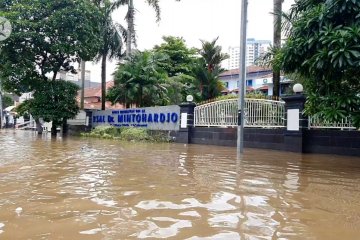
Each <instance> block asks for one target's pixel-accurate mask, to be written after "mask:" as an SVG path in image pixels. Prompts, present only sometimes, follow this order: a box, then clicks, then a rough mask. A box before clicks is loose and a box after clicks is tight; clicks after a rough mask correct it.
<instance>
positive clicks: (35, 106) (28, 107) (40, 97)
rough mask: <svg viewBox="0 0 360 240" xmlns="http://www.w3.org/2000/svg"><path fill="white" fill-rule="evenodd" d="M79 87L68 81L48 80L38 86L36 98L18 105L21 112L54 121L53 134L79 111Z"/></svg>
mask: <svg viewBox="0 0 360 240" xmlns="http://www.w3.org/2000/svg"><path fill="white" fill-rule="evenodd" d="M78 90H79V87H78V86H77V85H76V84H74V83H71V82H66V81H47V82H44V83H43V84H42V85H41V86H39V87H38V88H37V90H36V91H35V93H34V98H33V99H30V100H26V101H25V102H24V103H23V104H21V105H20V106H19V107H18V111H19V112H20V114H23V113H30V114H31V115H32V116H33V117H34V118H35V119H40V118H42V119H44V121H46V122H52V129H51V133H52V135H56V128H57V127H58V126H60V125H61V124H63V123H66V120H67V119H71V118H74V117H75V116H76V114H77V113H78V111H79V107H78V105H77V102H76V96H77V91H78Z"/></svg>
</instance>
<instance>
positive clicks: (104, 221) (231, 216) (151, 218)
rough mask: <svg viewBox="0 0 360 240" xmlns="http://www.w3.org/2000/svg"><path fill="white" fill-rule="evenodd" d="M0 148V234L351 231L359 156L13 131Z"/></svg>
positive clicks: (359, 198) (285, 235)
mask: <svg viewBox="0 0 360 240" xmlns="http://www.w3.org/2000/svg"><path fill="white" fill-rule="evenodd" d="M0 152H1V157H0V209H1V211H0V238H2V237H3V238H4V239H58V238H64V239H89V238H90V239H136V238H140V239H142V238H150V239H154V238H173V239H357V237H358V236H359V234H360V230H358V229H360V228H359V227H360V223H359V220H360V185H359V183H360V179H359V177H360V171H359V169H360V162H359V160H360V159H359V158H349V157H336V156H324V155H322V156H321V155H303V156H302V155H297V154H289V153H282V152H276V151H262V150H247V151H246V152H245V155H244V156H243V157H242V159H240V160H238V159H237V157H236V151H235V149H234V148H224V147H214V146H201V145H187V146H186V145H183V144H135V143H123V142H114V141H105V140H94V139H76V138H68V139H57V140H56V141H53V140H50V139H49V138H47V137H45V136H43V137H40V138H39V137H38V136H36V135H34V134H32V133H30V132H12V131H9V132H1V133H0ZM19 208H21V211H20V212H17V211H16V210H17V209H19ZM20 229H21V231H19V230H20ZM339 236H340V237H339Z"/></svg>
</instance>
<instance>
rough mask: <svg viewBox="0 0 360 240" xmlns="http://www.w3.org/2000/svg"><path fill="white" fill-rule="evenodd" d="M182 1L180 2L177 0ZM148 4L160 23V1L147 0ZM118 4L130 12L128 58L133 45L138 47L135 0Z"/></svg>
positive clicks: (128, 14) (126, 0) (122, 0)
mask: <svg viewBox="0 0 360 240" xmlns="http://www.w3.org/2000/svg"><path fill="white" fill-rule="evenodd" d="M175 1H180V0H175ZM145 2H147V4H148V5H149V6H150V7H152V8H153V9H154V11H155V14H156V22H159V21H160V19H161V17H160V13H161V9H160V5H159V0H145ZM117 4H121V5H127V6H128V11H127V14H126V21H127V25H128V28H127V36H129V37H128V38H127V41H126V57H130V55H131V53H132V44H134V45H135V46H136V35H135V6H134V0H118V1H117Z"/></svg>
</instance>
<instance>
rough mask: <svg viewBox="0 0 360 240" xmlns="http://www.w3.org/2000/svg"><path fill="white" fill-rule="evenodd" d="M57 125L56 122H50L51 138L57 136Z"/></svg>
mask: <svg viewBox="0 0 360 240" xmlns="http://www.w3.org/2000/svg"><path fill="white" fill-rule="evenodd" d="M57 125H58V123H57V122H55V121H53V122H52V126H51V136H56V135H57V130H56V128H57Z"/></svg>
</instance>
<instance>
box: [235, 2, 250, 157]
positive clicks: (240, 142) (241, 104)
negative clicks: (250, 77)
mask: <svg viewBox="0 0 360 240" xmlns="http://www.w3.org/2000/svg"><path fill="white" fill-rule="evenodd" d="M247 6H248V1H247V0H241V22H240V24H241V26H240V59H239V61H240V65H239V100H238V134H237V149H238V152H240V153H243V151H244V108H245V93H246V90H245V80H246V28H247Z"/></svg>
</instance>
